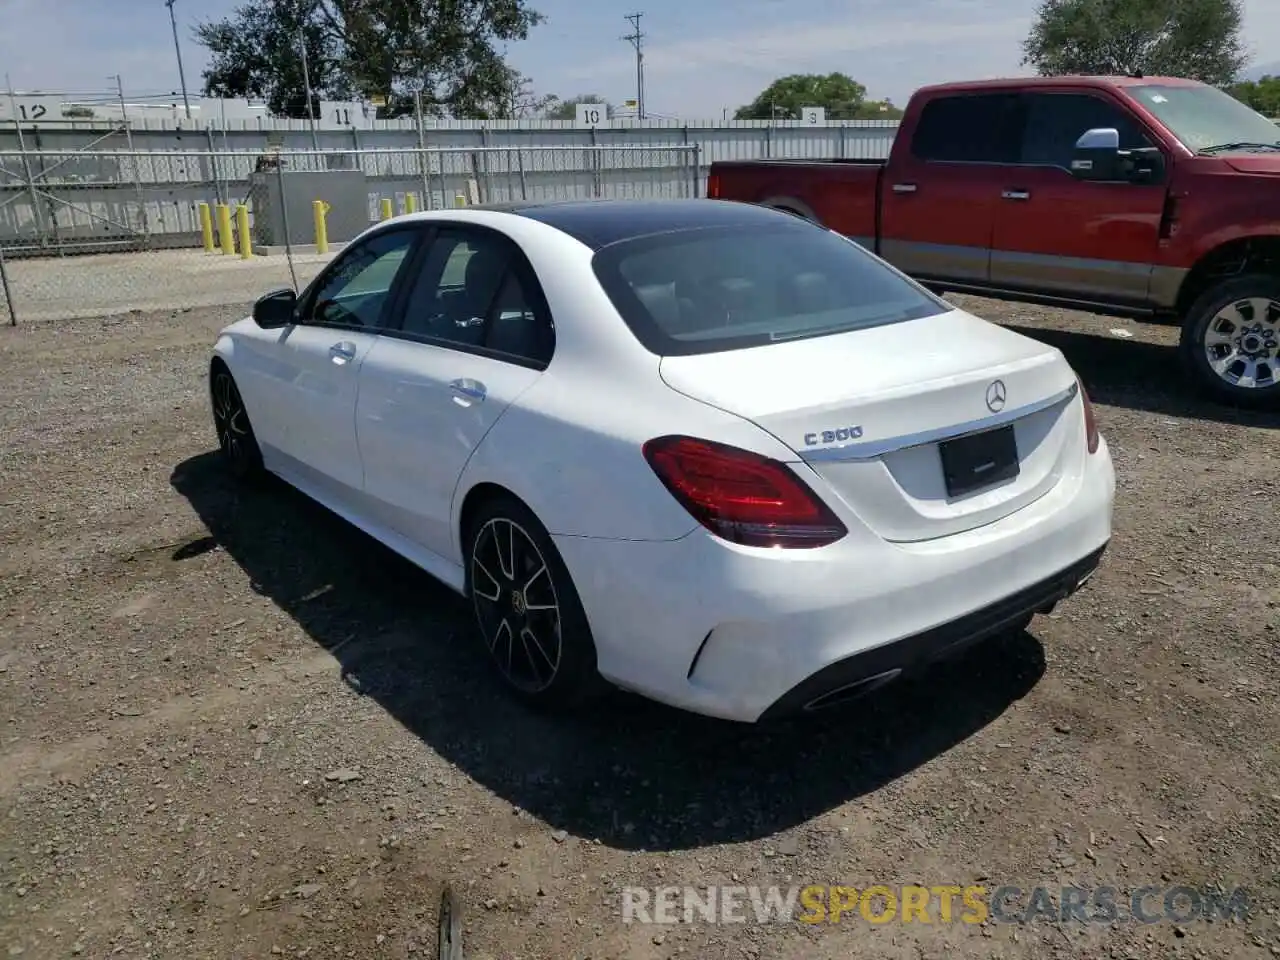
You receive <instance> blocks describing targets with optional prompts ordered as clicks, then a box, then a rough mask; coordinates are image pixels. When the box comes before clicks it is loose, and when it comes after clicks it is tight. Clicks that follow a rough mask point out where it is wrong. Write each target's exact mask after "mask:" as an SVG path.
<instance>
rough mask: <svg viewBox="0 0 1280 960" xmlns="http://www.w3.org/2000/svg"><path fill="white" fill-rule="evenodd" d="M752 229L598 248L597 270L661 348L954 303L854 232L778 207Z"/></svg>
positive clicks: (715, 343)
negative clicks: (765, 223) (849, 235)
mask: <svg viewBox="0 0 1280 960" xmlns="http://www.w3.org/2000/svg"><path fill="white" fill-rule="evenodd" d="M778 220H779V222H778V223H777V224H776V225H774V226H770V227H765V228H763V229H755V230H752V231H750V232H747V231H744V230H742V229H741V228H740V227H734V228H731V229H730V228H718V227H717V228H709V229H699V230H684V231H676V232H672V233H664V234H658V235H656V236H648V237H642V238H638V239H635V240H626V241H622V242H620V243H616V244H613V245H611V246H607V247H605V248H603V249H602V250H600V251H599V252H598V253H597V254H596V256H595V259H594V260H593V266H594V269H595V273H596V276H597V277H598V278H599V280H600V283H601V285H602V286H603V287H604V289H605V291H606V292H607V293H608V295H609V297H610V299H611V300H612V301H613V303H614V306H616V307H617V309H618V312H619V313H620V314H621V315H622V318H623V320H625V321H626V323H627V325H628V326H629V327H630V328H631V331H632V332H633V333H634V334H635V335H636V337H637V339H639V340H640V342H641V343H642V344H644V346H645V347H646V348H647V349H648V350H649V351H650V352H651V353H655V354H657V355H659V356H683V355H689V354H698V353H716V352H720V351H724V350H733V349H740V348H744V347H756V346H763V345H765V344H770V343H777V342H779V341H784V340H795V339H801V338H804V337H816V336H823V335H826V334H834V333H845V332H847V331H850V330H859V329H863V328H866V327H874V326H880V325H882V324H887V323H897V322H900V321H903V320H914V319H917V318H919V317H927V316H934V315H936V314H939V313H944V312H946V311H947V310H950V309H951V308H950V307H949V306H947V305H946V304H945V303H943V302H942V301H941V300H939V299H937V298H936V297H934V296H933V295H932V294H930V293H928V292H927V291H926V290H924V289H923V288H922V287H920V286H918V285H917V284H916V283H914V282H913V281H911V280H908V279H907V278H905V277H903V276H902V275H901V274H899V273H897V272H896V271H895V270H893V269H892V268H891V267H889V266H888V265H887V264H885V263H883V262H882V261H880V260H878V259H876V258H875V257H874V256H872V255H871V254H869V253H867V252H866V251H865V250H863V249H862V248H861V247H860V246H858V245H857V244H856V243H854V242H853V241H852V240H847V239H846V238H844V237H842V236H840V235H839V234H836V233H833V232H831V231H830V230H825V229H823V228H822V227H819V226H816V225H815V224H812V223H807V222H804V221H800V220H794V219H792V218H789V217H784V216H782V215H779V217H778Z"/></svg>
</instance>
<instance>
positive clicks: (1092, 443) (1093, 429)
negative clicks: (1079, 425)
mask: <svg viewBox="0 0 1280 960" xmlns="http://www.w3.org/2000/svg"><path fill="white" fill-rule="evenodd" d="M1077 382H1079V381H1077ZM1080 399H1081V400H1083V401H1084V436H1085V441H1086V442H1087V443H1088V444H1089V452H1090V453H1097V452H1098V441H1099V439H1100V438H1101V434H1099V433H1098V418H1097V417H1096V416H1095V415H1094V412H1093V402H1092V401H1091V400H1090V399H1089V392H1088V391H1087V390H1085V388H1084V384H1083V383H1081V384H1080Z"/></svg>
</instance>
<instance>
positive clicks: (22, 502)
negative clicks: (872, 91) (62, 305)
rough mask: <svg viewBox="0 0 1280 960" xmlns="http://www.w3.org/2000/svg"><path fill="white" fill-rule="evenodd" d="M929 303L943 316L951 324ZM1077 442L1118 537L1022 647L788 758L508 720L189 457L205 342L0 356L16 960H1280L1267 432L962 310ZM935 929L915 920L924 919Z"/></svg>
mask: <svg viewBox="0 0 1280 960" xmlns="http://www.w3.org/2000/svg"><path fill="white" fill-rule="evenodd" d="M960 300H961V298H957V301H960ZM964 305H965V306H967V307H968V308H970V309H974V310H976V311H978V312H980V313H982V314H984V315H986V316H988V317H991V318H992V319H998V320H1000V321H1001V322H1004V323H1008V324H1010V325H1013V326H1015V327H1016V328H1018V329H1023V330H1025V331H1026V332H1028V333H1029V334H1030V335H1032V336H1036V337H1039V338H1042V339H1045V340H1048V341H1049V342H1052V343H1054V344H1056V345H1058V346H1060V347H1061V348H1062V349H1063V350H1064V351H1065V352H1066V353H1067V355H1068V356H1069V358H1070V359H1071V360H1072V362H1073V363H1074V364H1075V365H1076V367H1077V369H1078V370H1079V371H1080V372H1081V374H1082V376H1083V378H1084V380H1085V382H1086V384H1087V386H1088V388H1089V389H1090V391H1091V392H1092V394H1093V395H1094V396H1095V398H1096V400H1097V401H1098V403H1099V416H1100V421H1101V426H1102V429H1103V431H1104V433H1105V434H1106V436H1107V438H1108V440H1109V442H1110V443H1111V448H1112V451H1113V455H1114V457H1115V460H1116V465H1117V469H1118V473H1119V491H1118V503H1117V514H1116V537H1115V540H1114V543H1113V547H1112V550H1111V552H1110V553H1109V555H1108V557H1107V559H1106V561H1105V562H1104V566H1103V568H1102V570H1101V571H1100V572H1099V574H1098V576H1097V577H1096V578H1095V579H1094V581H1093V582H1092V584H1091V585H1090V587H1089V589H1087V590H1086V591H1085V592H1083V593H1082V594H1080V595H1078V596H1077V597H1075V598H1073V599H1071V600H1070V601H1068V602H1066V603H1065V604H1063V605H1062V606H1060V607H1059V609H1058V611H1057V612H1055V613H1054V614H1053V615H1051V616H1049V617H1040V618H1037V620H1036V621H1035V622H1034V624H1033V625H1032V628H1031V630H1030V631H1029V632H1027V633H1024V634H1021V635H1019V636H1017V637H1013V638H1009V639H1006V640H1000V641H995V642H993V643H991V644H987V645H984V646H983V647H981V648H980V649H978V650H975V651H973V652H972V653H971V654H970V655H969V656H967V657H966V658H965V659H963V660H961V661H959V662H957V663H955V664H952V665H949V666H947V667H945V668H940V669H939V670H938V671H936V672H935V673H933V674H931V675H929V676H926V677H924V678H922V679H920V680H918V681H915V682H913V683H911V684H910V685H901V686H899V687H897V688H891V689H889V690H885V691H882V692H881V693H880V694H877V695H875V696H874V697H873V698H871V699H869V700H867V701H864V702H862V703H861V704H859V705H858V706H857V707H854V708H851V709H849V710H845V711H842V712H839V713H831V714H828V715H826V716H823V717H821V719H815V720H809V721H804V722H794V723H788V724H785V725H780V726H774V727H771V728H751V727H740V726H735V725H728V724H723V723H718V722H713V721H709V720H704V719H700V718H696V717H692V716H687V715H683V714H679V713H676V712H674V711H671V710H667V709H664V708H661V707H657V706H654V705H650V704H647V703H644V702H640V701H638V700H635V699H632V698H628V697H624V696H622V695H618V696H617V697H616V698H614V699H613V700H612V701H610V702H609V704H608V709H604V710H601V711H599V712H598V713H596V714H595V715H592V716H588V717H583V718H578V719H575V720H560V721H552V720H547V719H542V718H536V717H533V716H530V715H528V714H526V713H524V712H522V711H521V710H520V709H519V708H517V707H515V706H514V705H512V704H511V703H510V702H509V701H508V700H506V699H505V698H504V697H503V696H502V695H501V693H500V692H499V691H498V690H497V688H496V686H495V685H494V684H493V683H492V682H491V681H490V679H489V677H488V674H487V673H486V671H485V668H484V665H483V663H482V661H481V660H480V658H479V655H478V653H476V651H475V649H474V647H473V644H472V641H471V639H470V636H469V634H468V632H467V628H466V621H465V617H464V615H463V614H464V611H463V609H462V607H461V605H460V603H459V602H458V601H457V600H456V599H454V598H453V597H452V596H451V595H450V594H448V593H447V592H446V591H445V590H443V589H442V588H439V587H437V586H435V585H434V584H433V583H432V582H431V581H430V580H429V579H428V578H427V577H426V576H425V575H422V574H420V573H418V572H417V571H415V570H414V569H412V568H411V567H409V566H408V565H407V564H406V563H404V562H403V561H401V560H399V559H397V558H396V557H394V556H392V555H391V554H389V553H388V552H387V551H386V550H384V549H383V548H381V547H380V546H378V545H376V544H374V543H372V542H371V541H369V540H368V539H367V538H365V537H364V536H363V535H361V534H359V533H357V532H356V531H354V530H353V529H352V528H350V527H347V526H345V525H344V524H343V523H342V522H340V521H338V520H336V519H335V518H333V517H332V516H330V515H328V514H326V513H325V512H324V511H323V510H321V509H320V508H318V507H315V506H313V505H311V504H309V503H308V502H307V501H305V500H304V499H303V498H302V497H301V496H300V495H298V494H296V493H294V492H292V491H290V490H288V489H286V488H284V487H282V486H281V485H278V484H269V485H267V487H266V488H265V489H263V490H261V491H257V492H251V493H249V492H241V491H238V490H236V489H234V488H233V487H232V486H231V485H230V484H228V483H227V482H226V481H225V480H224V478H223V475H222V473H221V472H220V470H219V469H218V467H217V464H216V462H215V459H214V457H213V455H212V453H211V450H212V448H213V441H212V432H211V429H210V426H209V423H208V416H207V412H206V399H205V391H204V379H203V377H204V370H205V365H206V362H207V351H208V347H209V345H210V343H211V342H212V337H213V334H214V332H215V331H216V330H217V329H218V327H219V326H221V325H222V324H224V323H226V322H228V321H230V320H231V319H233V318H234V317H235V316H237V315H239V314H240V313H242V312H243V310H244V308H243V307H237V308H225V307H224V308H205V307H199V308H196V309H191V310H186V311H182V312H171V311H166V312H160V313H154V314H141V313H135V314H130V315H123V316H115V317H109V318H106V319H101V318H97V319H83V320H71V321H51V322H48V323H41V324H35V325H32V326H26V327H19V328H17V329H14V330H7V329H6V330H0V358H3V360H4V369H5V374H6V377H5V380H6V382H5V386H6V389H5V402H4V404H3V407H2V408H0V426H2V428H3V431H4V437H5V443H4V446H3V449H2V452H0V502H2V503H3V505H4V507H5V510H4V511H3V513H2V514H0V545H2V548H3V549H0V737H2V742H0V815H2V817H3V819H2V820H0V823H2V824H3V826H0V950H4V951H7V956H9V957H19V956H20V957H23V958H44V957H67V956H76V955H78V956H83V957H125V958H141V957H152V958H162V957H163V958H169V957H181V958H205V957H208V958H218V960H226V958H241V957H244V958H248V957H267V956H273V955H284V956H290V957H293V956H297V957H302V956H309V957H335V956H342V957H360V958H365V957H388V958H404V957H410V956H434V953H433V952H432V951H433V949H434V947H433V946H432V944H433V943H434V925H435V919H436V917H435V911H436V904H437V902H438V898H439V891H440V887H441V884H442V883H443V882H444V881H446V880H448V881H451V882H452V883H453V884H455V886H456V888H457V889H458V890H459V892H460V893H461V896H462V898H463V900H464V903H465V905H466V909H467V929H466V941H465V942H466V947H467V956H468V958H471V957H476V958H482V957H486V958H498V957H502V958H513V957H523V958H556V960H561V958H566V960H567V958H597V960H599V958H605V957H613V958H632V960H657V958H673V957H699V958H701V957H707V958H739V957H746V958H793V957H794V958H800V957H803V958H806V960H822V958H832V960H835V958H841V960H844V958H848V957H862V956H866V957H872V956H874V957H877V958H889V960H893V958H913V960H916V958H925V957H937V956H940V955H942V954H944V953H949V954H950V955H953V956H960V957H974V958H978V957H983V958H986V957H1072V958H1075V957H1107V958H1126V957H1135V958H1147V957H1151V958H1168V957H1233V958H1234V957H1254V956H1257V957H1263V956H1271V955H1278V956H1280V913H1277V904H1278V902H1280V889H1278V885H1280V873H1278V872H1277V871H1278V870H1280V839H1278V837H1280V833H1278V829H1277V828H1278V827H1280V762H1278V757H1277V753H1278V751H1277V746H1276V744H1277V733H1278V732H1280V722H1278V721H1277V715H1276V711H1275V708H1274V704H1275V699H1276V695H1277V692H1278V691H1280V658H1278V656H1277V636H1278V634H1277V629H1276V628H1277V624H1278V623H1280V575H1278V566H1277V565H1278V564H1280V551H1278V550H1277V537H1276V532H1277V526H1276V504H1277V502H1278V500H1280V482H1278V481H1277V476H1276V470H1275V463H1276V460H1275V452H1274V451H1275V449H1276V448H1275V438H1276V428H1277V426H1280V419H1277V418H1275V417H1265V416H1247V415H1243V414H1236V413H1234V412H1232V411H1224V410H1222V409H1220V408H1214V407H1210V406H1207V405H1204V404H1202V403H1200V402H1199V401H1196V400H1194V399H1191V398H1189V397H1187V396H1186V395H1184V393H1183V389H1182V386H1181V381H1180V379H1179V377H1178V375H1177V372H1176V370H1177V368H1176V366H1175V363H1174V357H1173V351H1172V349H1171V345H1172V344H1173V342H1174V336H1175V331H1174V330H1172V329H1171V328H1161V327H1146V328H1144V327H1140V326H1129V327H1126V329H1128V330H1130V331H1131V332H1132V333H1133V334H1134V336H1133V337H1132V338H1130V339H1125V338H1121V337H1118V336H1116V335H1114V334H1113V333H1111V332H1110V331H1112V330H1113V329H1115V328H1120V327H1122V326H1124V325H1123V324H1122V323H1121V322H1120V321H1116V320H1110V319H1102V318H1096V317H1089V316H1082V315H1071V314H1064V313H1058V312H1054V311H1045V310H1037V309H1035V308H1029V307H1025V306H1011V305H1001V304H993V303H988V302H983V301H964ZM716 883H721V884H741V885H761V886H764V885H768V884H773V883H776V884H779V885H782V886H788V885H791V884H806V883H819V884H825V883H842V884H849V885H853V886H857V887H863V886H866V885H867V884H871V883H884V884H889V885H900V884H912V883H920V884H924V885H926V886H932V885H939V884H960V885H964V884H980V885H984V886H986V887H987V888H988V889H991V888H994V887H998V886H1000V885H1002V884H1006V883H1008V884H1017V885H1019V886H1021V887H1023V888H1024V889H1029V888H1031V887H1033V886H1036V885H1037V884H1044V885H1050V886H1053V885H1060V884H1074V885H1079V886H1084V887H1097V886H1099V885H1109V886H1114V887H1116V888H1118V889H1119V890H1121V891H1132V890H1134V889H1135V888H1137V887H1140V886H1143V885H1146V884H1152V885H1156V886H1159V887H1168V886H1170V885H1174V884H1185V885H1189V886H1192V887H1196V888H1200V889H1203V888H1206V887H1212V886H1214V885H1220V886H1221V888H1223V889H1225V890H1231V889H1234V888H1236V887H1239V886H1243V887H1246V888H1248V890H1249V892H1250V897H1251V900H1252V910H1251V914H1250V917H1249V918H1248V919H1247V920H1237V921H1231V922H1221V921H1219V922H1216V923H1214V924H1212V925H1210V924H1206V923H1204V922H1202V921H1186V922H1159V923H1154V924H1151V925H1149V926H1145V925H1135V924H1113V925H1096V924H1095V925H1089V926H1085V925H1081V924H1066V925H1062V924H1052V923H1046V922H1039V923H1035V924H1029V925H1022V926H1019V925H1011V924H1001V923H990V922H988V923H986V924H982V925H976V926H971V925H966V924H962V923H952V924H943V923H938V922H934V923H933V924H930V925H922V924H919V923H914V924H902V923H897V922H893V923H887V924H882V925H872V924H870V923H867V922H865V921H864V920H863V919H861V918H859V917H856V916H855V917H854V918H852V919H846V921H845V922H843V923H840V924H835V925H832V924H823V925H817V926H807V925H804V924H797V923H787V924H769V925H761V924H756V923H747V924H736V925H733V924H731V925H711V924H707V923H693V924H687V925H686V924H680V925H677V926H666V927H661V928H659V927H655V926H646V925H642V924H624V923H623V922H622V917H621V897H620V888H621V887H623V886H627V885H636V886H644V887H653V886H657V885H663V884H691V885H695V886H705V885H708V884H716ZM936 919H937V917H936V913H935V921H936ZM0 955H2V954H0Z"/></svg>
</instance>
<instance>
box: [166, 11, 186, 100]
mask: <svg viewBox="0 0 1280 960" xmlns="http://www.w3.org/2000/svg"><path fill="white" fill-rule="evenodd" d="M173 4H174V0H164V5H165V6H166V7H168V8H169V26H171V27H173V52H174V53H176V54H177V55H178V82H179V83H180V84H182V106H183V107H184V108H185V109H186V111H187V119H188V120H190V119H191V101H190V100H188V99H187V75H186V73H185V72H184V71H183V69H182V44H180V43H178V18H177V17H176V16H175V15H174V12H173Z"/></svg>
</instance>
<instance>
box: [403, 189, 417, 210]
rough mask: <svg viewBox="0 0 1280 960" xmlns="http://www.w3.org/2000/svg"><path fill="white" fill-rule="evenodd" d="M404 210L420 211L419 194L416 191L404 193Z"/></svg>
mask: <svg viewBox="0 0 1280 960" xmlns="http://www.w3.org/2000/svg"><path fill="white" fill-rule="evenodd" d="M404 212H405V213H417V212H418V195H417V194H416V193H406V194H405V195H404Z"/></svg>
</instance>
